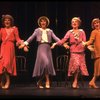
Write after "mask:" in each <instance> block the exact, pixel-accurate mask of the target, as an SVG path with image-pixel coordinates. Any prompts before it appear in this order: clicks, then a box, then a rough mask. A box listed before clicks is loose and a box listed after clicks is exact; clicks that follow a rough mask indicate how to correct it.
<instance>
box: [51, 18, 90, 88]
mask: <svg viewBox="0 0 100 100" xmlns="http://www.w3.org/2000/svg"><path fill="white" fill-rule="evenodd" d="M80 24H81V20H80V18H79V17H74V18H72V20H71V26H72V29H71V30H69V31H68V32H67V33H66V34H65V36H64V38H63V39H62V40H60V41H58V42H56V43H54V44H53V45H52V46H51V48H54V47H55V46H56V45H63V44H64V43H65V41H67V40H68V39H69V43H70V47H68V46H67V47H66V46H65V47H66V48H69V49H70V61H69V69H68V76H72V75H73V76H74V81H73V84H72V87H73V88H79V85H78V75H79V73H81V74H82V75H85V76H88V75H89V74H88V71H87V67H86V63H85V53H84V51H85V47H84V46H83V45H82V41H84V42H85V41H86V36H85V32H84V30H83V29H79V26H80Z"/></svg>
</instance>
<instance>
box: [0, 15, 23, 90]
mask: <svg viewBox="0 0 100 100" xmlns="http://www.w3.org/2000/svg"><path fill="white" fill-rule="evenodd" d="M2 25H3V27H2V28H1V29H0V40H1V52H0V77H1V78H2V75H5V79H6V82H5V83H4V81H3V80H4V79H1V87H2V88H3V89H7V88H9V86H10V75H11V76H16V75H17V73H16V56H15V47H14V43H15V41H17V44H20V43H21V42H22V40H21V39H20V37H19V32H18V28H17V27H16V26H14V19H13V17H12V16H11V15H3V16H2Z"/></svg>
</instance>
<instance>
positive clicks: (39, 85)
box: [37, 81, 44, 89]
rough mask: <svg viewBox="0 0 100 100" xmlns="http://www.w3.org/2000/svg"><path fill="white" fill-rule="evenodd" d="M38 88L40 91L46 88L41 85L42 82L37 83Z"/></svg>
mask: <svg viewBox="0 0 100 100" xmlns="http://www.w3.org/2000/svg"><path fill="white" fill-rule="evenodd" d="M37 87H38V88H40V89H43V88H44V87H43V86H42V84H41V82H40V81H38V82H37Z"/></svg>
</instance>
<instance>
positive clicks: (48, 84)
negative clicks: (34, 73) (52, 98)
mask: <svg viewBox="0 0 100 100" xmlns="http://www.w3.org/2000/svg"><path fill="white" fill-rule="evenodd" d="M45 77H46V85H45V87H46V88H50V79H49V75H48V74H45Z"/></svg>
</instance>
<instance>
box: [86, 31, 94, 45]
mask: <svg viewBox="0 0 100 100" xmlns="http://www.w3.org/2000/svg"><path fill="white" fill-rule="evenodd" d="M95 35H96V34H95V32H94V31H92V32H91V35H90V39H89V41H87V42H86V44H87V45H90V44H92V43H93V42H94V40H95Z"/></svg>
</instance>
